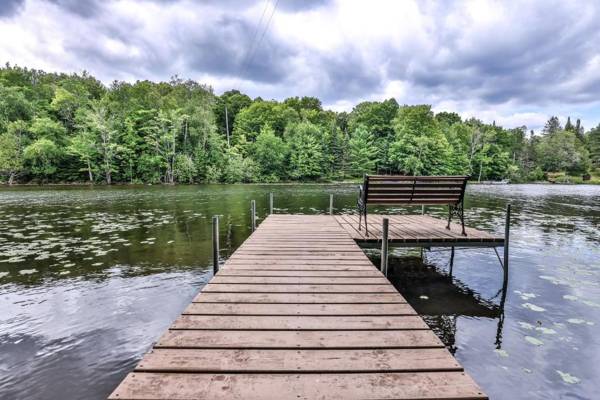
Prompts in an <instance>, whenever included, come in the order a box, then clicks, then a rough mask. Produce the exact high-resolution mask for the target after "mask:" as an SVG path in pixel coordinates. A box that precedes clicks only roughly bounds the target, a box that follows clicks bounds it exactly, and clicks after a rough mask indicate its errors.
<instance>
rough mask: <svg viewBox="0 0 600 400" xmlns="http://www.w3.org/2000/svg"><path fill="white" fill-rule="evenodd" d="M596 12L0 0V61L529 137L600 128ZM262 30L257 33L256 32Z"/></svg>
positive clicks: (449, 5) (593, 8)
mask: <svg viewBox="0 0 600 400" xmlns="http://www.w3.org/2000/svg"><path fill="white" fill-rule="evenodd" d="M599 14H600V2H598V1H581V2H574V1H552V0H544V1H537V2H536V1H522V2H519V1H510V2H507V1H498V2H488V1H483V0H476V1H469V2H462V1H450V0H448V1H438V2H427V1H408V0H406V1H399V0H396V1H374V0H373V1H349V0H344V1H328V0H316V1H308V0H307V1H302V0H279V1H277V0H270V1H264V0H257V1H233V0H205V1H199V0H197V1H192V0H147V1H109V0H0V62H2V63H4V62H10V63H11V64H18V65H22V66H27V67H34V68H41V69H44V70H48V71H64V72H81V71H82V70H87V71H89V72H90V73H92V74H93V75H94V76H96V77H98V78H99V79H101V80H102V81H103V82H105V83H110V82H111V81H112V80H114V79H119V80H126V81H135V80H137V79H150V80H155V81H158V80H168V79H169V77H171V76H173V75H175V74H177V75H179V76H180V77H183V78H191V79H195V80H198V81H200V82H203V83H207V84H210V85H211V86H212V87H213V88H214V90H215V92H216V93H217V94H219V93H221V92H223V91H225V90H228V89H231V88H237V89H240V90H242V91H244V92H246V93H248V94H249V95H250V96H252V97H255V96H261V97H263V98H265V99H270V98H274V99H283V98H285V97H289V96H303V95H308V96H317V97H319V98H320V99H321V100H322V101H323V104H324V105H325V106H326V107H328V108H332V109H335V110H348V111H349V110H351V108H352V106H353V105H354V104H356V103H357V102H359V101H363V100H383V99H386V98H390V97H395V98H396V99H397V100H398V102H399V103H400V104H417V103H428V104H432V105H433V107H434V109H435V110H436V111H443V110H447V111H456V112H458V113H460V114H461V115H462V116H463V117H470V116H477V117H479V118H481V119H483V120H484V121H486V122H491V121H492V120H496V122H497V123H499V124H502V125H505V126H507V127H514V126H519V125H527V126H528V127H530V128H533V129H537V128H539V127H540V126H542V125H543V124H544V122H545V121H546V120H547V118H548V116H550V115H559V116H560V117H561V119H563V122H564V118H566V116H567V115H570V116H571V117H572V118H581V119H582V121H583V123H584V126H585V127H586V129H589V128H591V127H592V126H593V125H597V124H598V123H599V122H600V22H599V21H600V18H599V17H600V15H599ZM265 28H266V29H265Z"/></svg>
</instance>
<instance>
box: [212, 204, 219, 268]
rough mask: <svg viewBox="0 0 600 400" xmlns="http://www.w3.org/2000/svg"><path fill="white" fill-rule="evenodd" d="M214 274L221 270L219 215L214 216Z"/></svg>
mask: <svg viewBox="0 0 600 400" xmlns="http://www.w3.org/2000/svg"><path fill="white" fill-rule="evenodd" d="M212 245H213V246H212V247H213V274H214V275H216V274H217V272H219V216H218V215H213V217H212Z"/></svg>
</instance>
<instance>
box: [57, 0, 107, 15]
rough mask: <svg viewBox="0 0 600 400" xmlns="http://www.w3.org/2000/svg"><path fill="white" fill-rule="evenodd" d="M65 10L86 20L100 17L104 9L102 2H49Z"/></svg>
mask: <svg viewBox="0 0 600 400" xmlns="http://www.w3.org/2000/svg"><path fill="white" fill-rule="evenodd" d="M47 1H48V2H50V3H52V4H55V5H57V6H59V7H61V8H63V9H64V10H66V11H68V12H70V13H73V14H77V15H79V16H81V17H84V18H92V17H96V16H98V13H99V12H100V10H101V8H102V1H100V0H47Z"/></svg>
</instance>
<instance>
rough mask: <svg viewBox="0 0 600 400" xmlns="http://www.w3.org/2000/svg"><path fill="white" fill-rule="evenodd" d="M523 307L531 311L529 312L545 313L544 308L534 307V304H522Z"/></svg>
mask: <svg viewBox="0 0 600 400" xmlns="http://www.w3.org/2000/svg"><path fill="white" fill-rule="evenodd" d="M522 306H523V307H525V308H527V309H529V310H531V311H536V312H543V311H546V309H545V308H543V307H540V306H536V305H535V304H531V303H523V304H522Z"/></svg>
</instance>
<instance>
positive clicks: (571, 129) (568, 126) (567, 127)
mask: <svg viewBox="0 0 600 400" xmlns="http://www.w3.org/2000/svg"><path fill="white" fill-rule="evenodd" d="M565 131H569V132H575V126H573V124H572V123H571V117H567V123H566V124H565Z"/></svg>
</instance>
